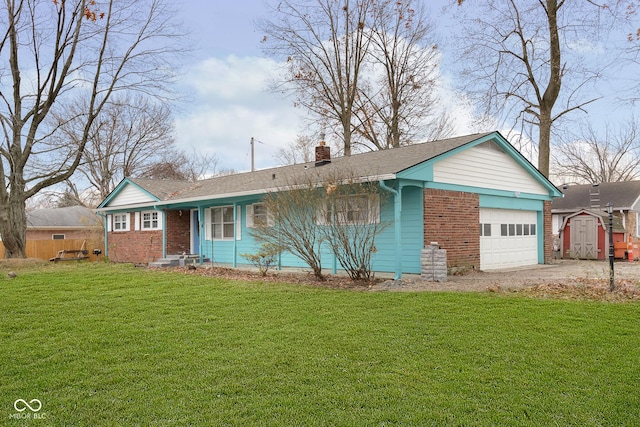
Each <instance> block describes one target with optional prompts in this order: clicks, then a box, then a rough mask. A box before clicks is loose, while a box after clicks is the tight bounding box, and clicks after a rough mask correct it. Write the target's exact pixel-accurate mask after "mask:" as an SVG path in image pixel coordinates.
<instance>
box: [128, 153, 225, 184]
mask: <svg viewBox="0 0 640 427" xmlns="http://www.w3.org/2000/svg"><path fill="white" fill-rule="evenodd" d="M217 165H218V157H217V156H216V155H215V154H212V153H208V154H203V153H199V152H198V151H196V150H195V149H193V150H192V151H191V153H190V154H188V153H187V152H185V151H180V150H177V149H170V150H167V151H166V152H165V153H163V156H162V159H161V160H159V161H157V162H155V163H153V164H151V165H149V166H148V167H147V168H146V169H144V170H143V171H141V172H140V173H138V174H137V175H138V176H143V177H145V178H155V179H178V180H183V181H191V182H195V181H197V180H199V179H204V178H205V177H207V176H209V175H220V174H224V172H218V171H217V170H216V169H217Z"/></svg>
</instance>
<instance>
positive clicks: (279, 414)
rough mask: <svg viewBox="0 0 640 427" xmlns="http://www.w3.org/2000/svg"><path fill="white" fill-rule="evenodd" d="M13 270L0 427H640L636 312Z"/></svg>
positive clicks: (595, 305) (0, 359)
mask: <svg viewBox="0 0 640 427" xmlns="http://www.w3.org/2000/svg"><path fill="white" fill-rule="evenodd" d="M17 272H18V277H17V278H15V279H9V278H7V274H6V269H5V270H4V271H0V275H1V277H0V295H1V296H0V425H7V426H23V425H30V426H134V425H141V426H150V425H158V426H165V425H175V426H186V425H230V426H253V425H284V426H287V425H298V426H320V425H327V426H334V425H340V426H351V425H353V426H361V425H362V426H364V425H366V426H399V425H402V426H430V425H433V426H448V425H454V426H484V425H487V426H488V425H499V426H500V425H508V426H551V425H559V426H625V425H626V426H637V425H640V391H639V388H638V387H639V385H640V304H638V303H604V302H584V301H559V300H536V299H530V298H526V297H523V296H517V295H507V294H499V293H498V294H489V293H478V294H467V293H465V294H462V293H460V294H456V293H430V292H424V293H384V292H377V293H376V292H354V291H344V290H330V289H323V288H319V287H309V286H302V285H286V284H262V283H247V282H236V281H228V280H222V279H212V278H208V277H201V276H193V275H182V274H178V273H169V272H162V271H159V272H154V271H148V270H145V269H135V268H133V267H130V266H124V265H109V264H103V263H91V264H89V263H85V264H75V263H74V264H67V265H60V264H56V265H47V266H43V267H39V268H33V267H32V268H29V269H25V270H20V271H17ZM18 399H23V400H25V401H26V402H31V401H32V400H33V399H38V400H39V401H40V403H41V409H40V410H39V411H38V412H33V411H31V410H29V409H28V408H27V409H25V407H24V405H23V404H22V403H21V402H18V403H17V406H18V408H19V409H24V411H22V412H20V411H19V410H17V409H16V408H15V407H14V403H16V401H17V400H18ZM32 405H34V406H36V405H37V402H34V403H32Z"/></svg>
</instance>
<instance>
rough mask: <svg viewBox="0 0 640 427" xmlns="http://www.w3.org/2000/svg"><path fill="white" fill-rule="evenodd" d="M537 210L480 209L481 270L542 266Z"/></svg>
mask: <svg viewBox="0 0 640 427" xmlns="http://www.w3.org/2000/svg"><path fill="white" fill-rule="evenodd" d="M537 222H538V215H537V213H536V212H535V211H518V210H509V209H487V208H482V209H480V269H481V270H491V269H496V268H508V267H520V266H524V265H535V264H538V233H539V232H542V230H538V226H537Z"/></svg>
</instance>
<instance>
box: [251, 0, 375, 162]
mask: <svg viewBox="0 0 640 427" xmlns="http://www.w3.org/2000/svg"><path fill="white" fill-rule="evenodd" d="M371 5H372V3H371V2H370V1H363V0H313V1H295V0H282V1H280V2H279V3H278V5H277V7H274V8H273V9H272V13H273V18H274V19H273V20H272V21H269V20H265V21H262V22H261V23H260V24H259V25H260V27H261V29H262V31H264V33H265V34H266V35H265V37H264V40H263V41H264V47H265V52H266V53H267V54H268V55H270V56H273V57H275V58H276V59H278V60H282V61H285V62H286V67H287V68H286V73H285V75H284V76H283V77H282V82H281V84H280V85H279V88H281V89H284V90H290V91H293V92H294V93H295V99H296V101H295V103H296V105H299V106H302V107H303V108H305V109H307V110H308V111H310V112H311V113H312V114H314V115H315V117H317V118H318V120H319V121H320V122H326V121H333V122H334V123H338V124H339V125H338V126H339V128H340V131H341V132H340V136H341V139H342V142H343V146H344V155H345V156H349V155H351V143H352V125H353V119H354V117H353V111H354V105H355V101H356V98H357V96H358V88H359V79H360V71H361V68H362V67H363V64H364V61H365V58H366V54H367V49H368V46H369V40H370V39H369V37H368V35H367V31H366V23H367V20H368V19H369V18H368V17H369V8H370V7H371Z"/></svg>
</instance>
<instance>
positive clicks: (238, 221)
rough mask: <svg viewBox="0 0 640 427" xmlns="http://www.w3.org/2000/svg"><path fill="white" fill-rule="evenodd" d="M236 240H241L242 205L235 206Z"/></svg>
mask: <svg viewBox="0 0 640 427" xmlns="http://www.w3.org/2000/svg"><path fill="white" fill-rule="evenodd" d="M236 240H242V207H241V206H237V207H236Z"/></svg>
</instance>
